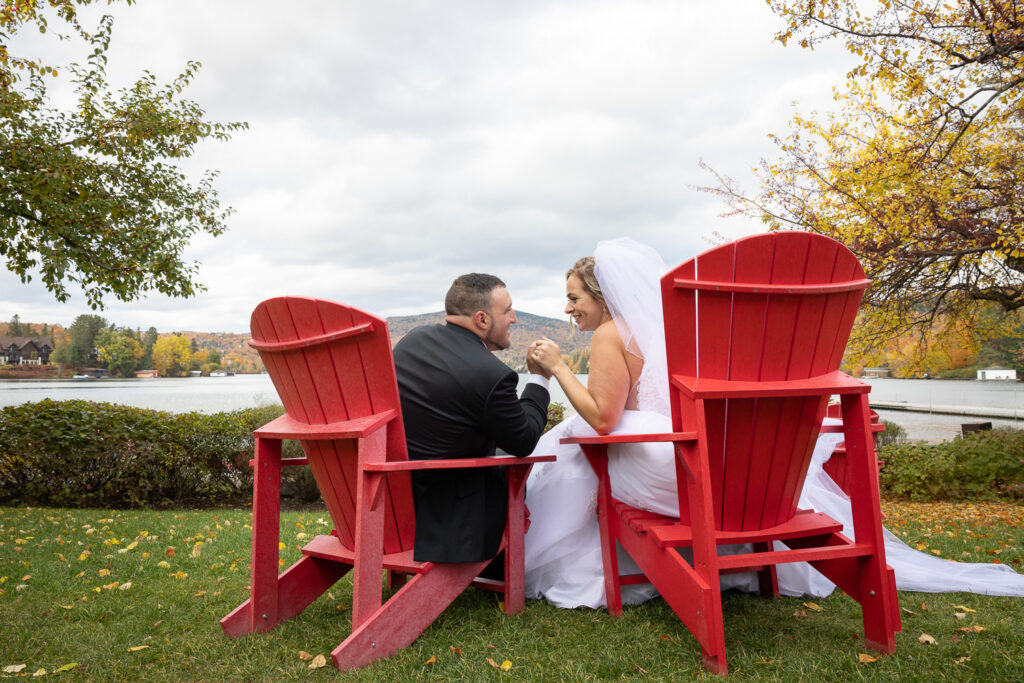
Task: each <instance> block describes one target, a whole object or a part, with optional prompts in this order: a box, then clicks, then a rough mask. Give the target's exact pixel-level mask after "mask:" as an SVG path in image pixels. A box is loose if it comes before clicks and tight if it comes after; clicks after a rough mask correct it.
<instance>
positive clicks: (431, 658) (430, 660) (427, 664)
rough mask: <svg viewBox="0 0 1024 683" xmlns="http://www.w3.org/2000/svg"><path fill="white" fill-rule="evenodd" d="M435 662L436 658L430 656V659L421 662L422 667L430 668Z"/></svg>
mask: <svg viewBox="0 0 1024 683" xmlns="http://www.w3.org/2000/svg"><path fill="white" fill-rule="evenodd" d="M436 661H437V657H435V656H434V655H430V659H428V660H427V661H425V662H423V666H430V665H431V664H433V663H434V662H436Z"/></svg>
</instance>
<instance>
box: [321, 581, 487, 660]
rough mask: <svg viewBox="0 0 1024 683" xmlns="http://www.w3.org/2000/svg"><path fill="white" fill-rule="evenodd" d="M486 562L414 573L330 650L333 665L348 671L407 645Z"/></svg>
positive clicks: (455, 596)
mask: <svg viewBox="0 0 1024 683" xmlns="http://www.w3.org/2000/svg"><path fill="white" fill-rule="evenodd" d="M487 564H488V562H466V563H458V564H435V565H433V566H431V567H428V568H426V572H425V573H423V574H417V575H415V576H413V577H412V578H411V579H409V582H408V583H406V584H405V586H403V587H402V589H401V590H399V591H398V592H397V593H395V594H394V595H393V596H391V599H390V600H388V601H387V602H385V603H384V604H383V605H382V606H381V607H380V608H379V609H378V610H377V611H376V612H374V613H372V614H370V615H369V616H368V617H367V618H366V619H364V620H363V622H362V623H361V624H360V625H359V626H358V627H356V628H354V629H353V630H352V633H351V635H349V637H348V638H346V639H345V640H344V641H343V642H342V643H341V645H339V646H338V647H337V648H335V649H334V651H333V652H331V658H332V659H333V660H334V665H335V666H337V667H338V669H340V670H342V671H346V670H348V669H354V668H356V667H360V666H365V665H366V664H369V663H370V662H373V661H376V660H378V659H383V658H384V657H388V656H390V655H392V654H394V653H395V652H396V651H398V650H401V649H402V648H405V647H408V646H409V645H411V644H412V642H413V641H414V640H416V638H418V637H419V635H420V634H421V633H423V631H425V630H426V629H427V627H428V626H430V624H432V623H433V622H434V620H435V619H437V617H438V615H440V614H441V612H443V611H444V610H445V608H447V607H448V605H450V604H451V602H452V601H453V600H454V599H455V598H457V597H458V596H459V594H461V593H462V591H464V590H465V589H466V587H467V586H469V584H470V583H472V581H473V579H474V578H475V577H476V575H477V574H479V573H480V572H481V571H482V570H483V568H484V567H486V566H487Z"/></svg>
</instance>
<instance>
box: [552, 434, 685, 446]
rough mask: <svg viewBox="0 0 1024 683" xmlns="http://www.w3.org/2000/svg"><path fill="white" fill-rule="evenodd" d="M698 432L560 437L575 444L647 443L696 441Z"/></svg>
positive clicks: (560, 441)
mask: <svg viewBox="0 0 1024 683" xmlns="http://www.w3.org/2000/svg"><path fill="white" fill-rule="evenodd" d="M696 440H697V433H696V432H666V433H664V434H606V435H604V436H575V437H571V438H568V439H559V443H574V444H580V445H583V444H592V445H597V444H611V443H646V442H651V441H696Z"/></svg>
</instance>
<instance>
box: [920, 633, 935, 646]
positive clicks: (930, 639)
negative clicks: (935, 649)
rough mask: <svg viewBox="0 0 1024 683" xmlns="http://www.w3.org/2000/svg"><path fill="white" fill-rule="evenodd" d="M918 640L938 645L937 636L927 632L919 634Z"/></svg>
mask: <svg viewBox="0 0 1024 683" xmlns="http://www.w3.org/2000/svg"><path fill="white" fill-rule="evenodd" d="M917 642H919V643H923V644H924V643H927V644H928V645H938V643H936V642H935V638H933V637H932V636H930V635H929V634H927V633H922V634H921V635H920V636H918V638H917Z"/></svg>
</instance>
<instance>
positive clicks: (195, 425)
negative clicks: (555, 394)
mask: <svg viewBox="0 0 1024 683" xmlns="http://www.w3.org/2000/svg"><path fill="white" fill-rule="evenodd" d="M564 411H565V407H564V406H563V405H562V404H559V403H555V404H552V406H551V408H550V409H549V412H548V419H549V425H548V427H549V428H550V427H551V426H552V425H554V424H557V423H558V422H560V421H561V420H562V418H563V417H564ZM283 412H284V409H283V408H282V407H281V406H280V405H267V406H261V407H257V408H249V409H246V410H236V411H232V412H227V413H215V414H213V415H206V414H203V413H182V414H175V413H167V412H162V411H158V410H147V409H143V408H132V407H129V406H123V405H116V404H112V403H93V402H91V401H53V400H49V399H47V400H43V401H40V402H38V403H25V404H22V405H19V406H12V407H9V408H4V409H2V410H0V505H46V506H55V507H79V508H80V507H105V508H131V507H165V506H177V505H211V504H224V503H227V504H237V503H241V502H244V501H247V500H248V499H249V497H250V495H251V492H252V468H251V467H250V466H249V460H250V459H251V458H252V457H253V436H252V432H253V430H254V429H256V428H258V427H260V426H262V425H264V424H266V423H267V422H270V421H271V420H273V419H274V418H276V417H278V416H280V415H281V414H282V413H283ZM301 455H302V449H301V447H300V446H299V444H298V443H297V442H295V441H286V442H285V445H284V457H286V458H290V457H300V456H301ZM281 491H282V494H283V495H284V496H286V497H290V498H293V499H295V500H297V501H301V502H312V501H315V500H317V499H318V498H319V497H320V492H319V490H318V489H317V485H316V481H315V480H314V478H313V475H312V473H311V472H310V471H309V468H306V467H286V468H284V469H283V470H282V472H281Z"/></svg>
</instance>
